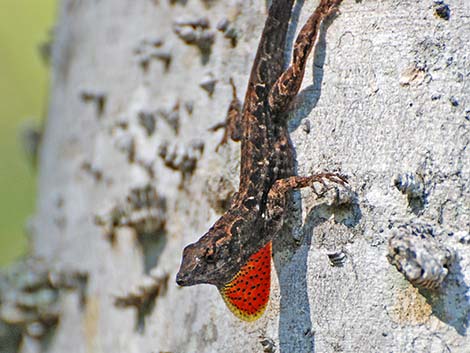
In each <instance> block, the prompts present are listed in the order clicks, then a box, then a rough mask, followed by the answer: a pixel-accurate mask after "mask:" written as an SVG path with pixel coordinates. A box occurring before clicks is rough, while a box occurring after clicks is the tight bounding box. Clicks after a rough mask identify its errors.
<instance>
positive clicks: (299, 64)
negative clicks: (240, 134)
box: [269, 0, 342, 113]
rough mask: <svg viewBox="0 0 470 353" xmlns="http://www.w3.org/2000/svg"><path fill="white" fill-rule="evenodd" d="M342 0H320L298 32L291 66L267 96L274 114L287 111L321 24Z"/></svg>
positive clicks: (296, 91) (298, 85)
mask: <svg viewBox="0 0 470 353" xmlns="http://www.w3.org/2000/svg"><path fill="white" fill-rule="evenodd" d="M341 1H342V0H321V1H320V5H318V7H317V8H316V9H315V12H314V13H313V14H312V15H311V16H310V18H309V19H308V21H307V23H305V25H304V26H303V27H302V29H301V30H300V33H299V35H298V36H297V39H296V41H295V44H294V52H293V56H292V63H291V65H290V66H289V67H288V68H287V69H286V70H285V71H284V72H283V73H282V75H281V76H280V77H279V78H278V79H277V81H276V83H275V84H274V86H273V87H272V89H271V92H270V94H269V106H270V108H271V110H272V111H273V112H274V113H279V112H284V111H286V110H287V109H288V107H289V105H290V103H291V101H292V99H293V98H294V97H295V96H296V95H297V93H298V92H299V89H300V86H301V84H302V80H303V77H304V73H305V65H306V63H307V58H308V56H309V54H310V52H311V51H312V49H313V47H314V46H315V41H316V39H317V37H318V32H319V30H320V26H321V24H322V22H323V21H324V20H325V19H326V18H328V17H329V16H330V15H331V14H333V13H335V12H336V11H337V9H338V6H339V4H340V3H341Z"/></svg>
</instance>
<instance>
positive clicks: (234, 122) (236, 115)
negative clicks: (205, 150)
mask: <svg viewBox="0 0 470 353" xmlns="http://www.w3.org/2000/svg"><path fill="white" fill-rule="evenodd" d="M230 85H231V86H232V101H231V102H230V105H229V107H228V110H227V116H226V117H225V121H224V122H223V123H221V124H217V125H215V126H214V127H212V128H211V131H217V130H219V129H221V128H224V135H223V137H222V140H221V141H220V142H219V144H218V145H217V147H216V149H215V150H216V151H218V149H219V148H220V146H222V145H225V144H226V143H227V141H228V138H229V137H230V138H231V139H232V140H233V141H240V140H241V138H242V126H241V125H242V103H241V102H240V100H239V99H238V97H237V88H236V87H235V83H234V82H233V79H232V78H230Z"/></svg>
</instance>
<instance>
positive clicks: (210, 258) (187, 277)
mask: <svg viewBox="0 0 470 353" xmlns="http://www.w3.org/2000/svg"><path fill="white" fill-rule="evenodd" d="M235 242H236V239H234V238H233V237H230V236H228V234H227V232H226V230H225V228H223V227H221V228H218V227H213V228H211V229H210V230H209V231H208V232H207V233H206V234H204V235H203V236H202V237H201V238H200V239H199V240H198V241H197V242H195V243H192V244H189V245H188V246H186V248H185V249H184V250H183V259H182V261H181V266H180V269H179V271H178V274H177V275H176V283H177V284H178V285H180V286H192V285H195V284H201V283H208V284H213V285H216V286H221V285H223V284H225V283H227V282H228V281H229V280H230V279H231V278H232V277H233V276H234V274H235V273H236V272H237V266H238V262H239V261H240V260H239V256H238V253H239V249H240V247H239V246H237V244H235ZM238 267H239V266H238Z"/></svg>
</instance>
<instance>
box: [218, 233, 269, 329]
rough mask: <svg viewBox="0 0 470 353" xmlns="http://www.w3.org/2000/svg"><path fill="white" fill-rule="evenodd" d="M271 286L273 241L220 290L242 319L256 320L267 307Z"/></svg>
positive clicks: (251, 258)
mask: <svg viewBox="0 0 470 353" xmlns="http://www.w3.org/2000/svg"><path fill="white" fill-rule="evenodd" d="M270 288H271V242H269V243H268V244H266V246H265V247H264V248H262V249H261V250H259V251H258V252H257V253H255V254H253V255H251V257H250V258H249V259H248V262H247V263H246V264H245V265H244V266H243V267H242V268H241V270H240V272H238V273H237V274H236V275H235V276H234V277H233V279H232V280H231V281H230V282H229V283H227V284H226V285H225V286H223V287H222V288H219V291H220V294H221V295H222V298H223V299H224V301H225V304H227V306H228V308H229V309H230V310H231V311H232V313H234V314H235V315H236V316H237V317H238V318H240V319H242V320H245V321H254V320H256V319H258V318H259V317H260V316H261V315H263V313H264V310H265V309H266V305H267V304H268V301H269V290H270Z"/></svg>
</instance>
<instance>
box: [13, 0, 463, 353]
mask: <svg viewBox="0 0 470 353" xmlns="http://www.w3.org/2000/svg"><path fill="white" fill-rule="evenodd" d="M316 4H317V2H316V1H302V0H299V1H298V3H297V4H296V6H295V9H294V14H293V20H292V24H291V27H290V34H289V39H290V40H289V42H291V41H292V39H293V38H294V37H295V33H296V32H297V31H298V30H299V28H300V27H301V26H302V25H303V23H304V22H305V21H306V19H307V18H308V16H309V14H311V13H312V11H313V9H314V8H315V6H316ZM266 6H267V5H266V4H265V2H262V1H236V0H227V1H220V0H219V1H217V0H213V1H202V0H189V1H187V3H186V1H177V0H175V1H173V3H172V1H168V0H154V1H150V0H147V1H136V0H102V1H91V0H64V1H62V2H61V4H60V16H59V20H58V25H57V27H56V30H55V40H54V45H53V53H52V91H51V102H50V109H49V115H48V119H47V124H46V128H45V133H44V136H43V142H42V149H41V154H40V178H39V199H38V207H37V213H36V215H35V217H34V220H33V221H32V227H31V228H32V233H33V235H32V242H33V253H34V255H36V256H39V257H43V258H45V259H47V260H48V261H49V262H51V263H54V266H56V267H57V268H59V269H74V270H76V271H79V272H81V273H87V274H88V281H87V285H86V294H85V295H86V297H85V300H84V303H82V304H80V299H79V295H78V293H77V292H76V291H75V292H74V291H65V292H64V294H63V295H62V296H61V297H60V304H61V316H60V320H59V322H58V324H57V327H56V328H55V330H54V332H53V333H52V334H51V335H49V336H48V342H47V344H42V347H43V348H42V349H43V350H44V351H46V352H48V353H52V352H70V353H71V352H77V353H82V352H83V353H84V352H128V353H132V352H136V353H137V352H139V353H144V352H146V353H151V352H172V353H177V352H188V353H189V352H262V351H263V350H264V351H277V352H284V353H291V352H320V353H328V352H397V353H398V352H469V351H470V348H469V347H470V339H469V338H468V336H466V334H467V332H468V322H469V314H470V302H469V299H468V298H467V295H469V294H470V293H469V286H470V245H469V244H468V243H469V237H470V236H469V235H468V233H469V230H470V182H469V180H470V149H469V143H470V100H469V97H470V85H469V80H470V57H469V56H468V53H470V2H468V1H467V0H452V1H451V0H449V1H448V7H446V6H447V5H445V4H439V3H435V2H433V1H431V0H426V1H411V0H403V1H395V0H381V1H370V0H364V1H352V0H344V2H343V4H342V5H341V13H340V14H339V16H337V18H335V19H334V20H333V21H331V23H330V24H329V25H328V26H327V27H328V28H324V30H323V32H322V34H321V37H320V39H319V43H318V45H317V48H316V50H315V55H313V56H312V58H311V59H310V61H309V63H308V72H307V74H306V78H305V80H304V86H303V88H302V91H301V94H300V96H299V97H298V99H296V101H295V104H294V107H293V110H292V114H291V115H292V120H291V124H290V127H291V129H290V131H291V138H292V141H293V143H294V146H295V150H296V158H297V169H298V170H297V172H298V174H299V175H309V174H312V173H314V172H317V171H323V170H328V171H340V172H341V173H343V174H345V175H347V176H348V177H349V182H350V184H351V187H352V189H353V190H354V192H355V193H356V197H355V200H354V201H353V202H352V203H351V204H349V205H346V206H341V207H339V206H328V205H326V204H324V203H322V201H321V199H316V198H315V197H314V194H313V193H312V192H311V191H309V190H305V191H302V192H301V193H300V194H297V195H296V200H297V202H296V203H295V205H293V207H292V214H295V213H299V212H300V214H301V215H302V217H297V218H298V219H300V220H298V221H295V219H296V217H294V219H293V222H292V223H293V227H292V228H291V231H289V232H287V231H286V232H283V234H281V235H280V238H279V239H278V240H276V242H275V246H274V250H275V251H274V261H273V266H274V267H273V268H274V278H273V283H272V293H271V300H270V304H269V306H268V308H267V310H266V313H265V315H264V316H263V317H262V318H261V319H259V320H258V321H256V322H254V323H245V322H242V321H239V320H238V319H237V318H236V317H234V316H233V315H232V314H231V313H230V312H229V310H228V309H227V308H226V307H225V305H224V303H223V301H222V299H221V298H220V295H219V293H218V292H217V290H216V288H215V287H213V286H209V285H199V286H194V287H188V288H178V287H177V285H176V284H175V280H174V278H175V274H176V272H177V270H178V267H179V263H180V259H181V253H182V249H183V247H184V246H185V245H186V244H188V243H190V242H193V241H195V240H197V239H198V238H199V237H200V236H201V235H202V234H203V233H205V231H206V230H207V229H208V228H209V227H210V225H211V224H212V223H213V222H214V221H215V220H216V219H217V217H219V216H220V214H221V212H222V210H223V207H224V205H225V204H226V202H227V200H228V198H229V195H230V194H231V193H233V192H234V191H235V190H236V187H237V183H238V164H239V157H240V154H239V146H238V145H237V144H236V143H234V142H229V144H228V145H226V146H224V147H222V148H220V149H219V151H217V152H216V151H215V147H216V145H217V143H218V142H219V141H220V138H221V134H222V133H221V132H213V131H209V127H211V126H214V125H215V124H217V123H219V122H221V121H223V119H224V117H225V113H226V109H227V107H228V104H229V102H230V100H231V94H232V92H231V87H230V85H229V79H230V77H232V78H233V80H234V82H235V85H236V87H237V88H238V94H239V97H240V98H242V97H243V94H244V91H245V87H246V84H247V79H248V75H249V70H250V68H251V64H252V60H253V57H254V54H255V51H256V47H257V41H258V38H259V34H260V33H261V30H262V27H263V23H264V19H265V16H266ZM447 10H450V16H448V15H449V13H448V12H447ZM204 18H206V19H207V20H208V23H206V22H205V20H204ZM224 19H226V21H225V23H223V20H224ZM186 20H189V21H193V23H192V25H185V23H184V21H186ZM194 21H195V22H194ZM221 21H222V22H221ZM217 24H219V28H220V29H217V28H216V27H217ZM212 41H213V43H212ZM290 49H291V46H289V48H287V49H286V55H290V54H289V53H290ZM280 50H281V49H280ZM212 90H213V92H212ZM153 122H154V123H155V126H154V127H153V126H152V124H153ZM202 146H203V148H202ZM161 155H163V157H162V156H161ZM147 185H149V187H147V188H146V186H147ZM300 196H302V198H300ZM139 198H140V199H142V198H143V199H145V200H144V201H142V202H143V206H142V205H139V202H140V201H139V200H140V199H139ZM136 199H139V200H136ZM300 199H302V201H301V202H300ZM148 203H151V206H150V208H148V207H147V206H145V205H147V204H148ZM141 206H142V207H141ZM139 207H140V208H142V209H139ZM296 210H297V211H296ZM150 213H151V214H150ZM113 220H114V223H115V226H113V225H112V223H113ZM389 238H392V239H393V241H394V242H393V243H392V245H391V246H390V247H389V245H388V244H389V241H388V239H389ZM422 238H423V239H422ZM400 247H401V248H400ZM400 249H401V250H403V251H404V253H403V254H404V255H403V254H402V253H400V254H398V255H397V254H394V253H393V252H394V251H398V250H400ZM407 249H408V250H409V251H408V252H406V250H407ZM413 254H414V255H415V256H414V255H413ZM387 255H388V256H389V258H390V261H389V260H388V259H387ZM401 255H403V256H401ZM400 256H401V257H400ZM390 262H395V263H396V264H401V265H402V267H403V269H402V271H403V272H406V273H407V274H408V276H409V277H413V270H416V268H417V271H418V274H417V275H416V274H415V277H416V278H415V281H414V285H412V284H411V283H410V282H409V281H407V280H406V279H405V277H404V276H403V274H402V273H400V272H399V271H398V270H397V267H396V266H393V265H392V264H391V263H390ZM447 268H449V274H447V276H445V275H446V273H447ZM421 269H422V271H421ZM407 271H408V272H407ZM444 277H445V278H444ZM420 280H421V282H420ZM426 280H429V281H428V282H431V284H433V285H435V286H436V287H437V289H423V288H422V287H420V284H421V285H422V284H423V281H426ZM442 280H443V281H442ZM428 282H426V283H428ZM426 283H424V284H426ZM428 284H429V283H428ZM139 286H140V287H139ZM25 342H26V343H24V344H23V346H22V350H23V351H24V352H27V351H34V350H38V349H39V348H38V345H37V344H35V343H34V342H29V341H28V340H27V339H26V338H25ZM28 342H29V343H28ZM270 346H272V347H270Z"/></svg>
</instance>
